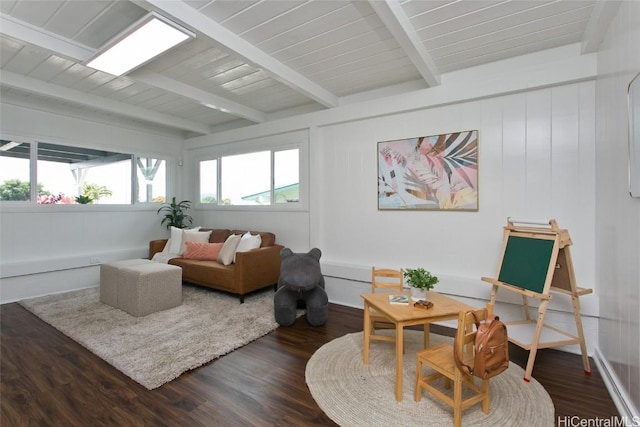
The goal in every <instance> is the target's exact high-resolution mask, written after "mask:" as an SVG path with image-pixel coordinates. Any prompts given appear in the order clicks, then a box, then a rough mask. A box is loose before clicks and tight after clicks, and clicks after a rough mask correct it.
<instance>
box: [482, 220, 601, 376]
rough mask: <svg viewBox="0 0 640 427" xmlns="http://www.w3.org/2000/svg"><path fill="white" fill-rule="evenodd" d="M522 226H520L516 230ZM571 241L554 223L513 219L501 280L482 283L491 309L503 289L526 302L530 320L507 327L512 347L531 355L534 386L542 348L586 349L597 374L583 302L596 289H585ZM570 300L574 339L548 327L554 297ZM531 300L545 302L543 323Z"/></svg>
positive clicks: (542, 304) (540, 307)
mask: <svg viewBox="0 0 640 427" xmlns="http://www.w3.org/2000/svg"><path fill="white" fill-rule="evenodd" d="M516 224H517V225H516ZM571 244H572V242H571V237H569V232H568V231H567V230H564V229H560V228H558V224H557V223H556V221H555V220H554V219H552V220H550V221H549V222H548V223H544V222H534V221H512V220H511V218H508V219H507V225H506V226H505V227H504V242H503V245H502V255H501V257H500V262H499V263H498V277H497V279H491V278H487V277H482V280H483V281H485V282H488V283H491V284H492V285H493V286H492V289H491V304H495V302H496V296H497V293H498V289H500V288H503V289H508V290H510V291H513V292H517V293H519V294H520V295H521V296H522V304H523V308H524V315H525V319H524V320H520V321H514V322H505V324H506V325H507V330H508V334H509V341H511V342H512V343H514V344H515V345H517V346H519V347H521V348H523V349H525V350H528V351H529V360H528V361H527V368H526V371H525V375H524V380H525V381H527V382H528V381H530V380H531V372H532V371H533V362H534V361H535V358H536V352H537V351H538V349H539V348H548V347H558V346H564V345H572V344H580V350H581V352H582V364H583V366H584V372H585V374H587V375H589V374H591V367H590V366H589V357H588V355H587V346H586V344H585V340H584V333H583V331H582V319H581V318H580V301H579V297H580V296H582V295H587V294H590V293H591V292H592V289H586V288H579V287H578V286H577V285H576V278H575V275H574V271H573V261H572V260H571V252H570V251H569V247H570V246H571ZM550 292H558V293H561V294H565V295H569V296H570V297H571V302H572V305H573V314H574V317H575V322H576V330H577V334H576V335H572V334H569V333H567V332H564V331H561V330H559V329H557V328H554V327H551V326H547V325H545V324H544V317H545V314H546V311H547V307H548V305H549V302H550V301H551V293H550ZM528 297H532V298H536V299H539V300H540V304H539V305H538V318H537V319H535V320H534V319H531V316H530V313H529V304H528Z"/></svg>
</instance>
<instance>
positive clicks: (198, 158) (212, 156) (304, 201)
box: [193, 137, 309, 212]
mask: <svg viewBox="0 0 640 427" xmlns="http://www.w3.org/2000/svg"><path fill="white" fill-rule="evenodd" d="M269 139H272V140H275V141H274V142H270V141H267V142H264V143H261V144H255V143H253V144H250V145H249V144H241V143H239V144H234V146H233V147H229V146H224V147H214V150H210V151H208V152H207V153H201V154H198V155H194V158H193V162H194V168H195V170H196V174H195V176H194V179H195V185H194V188H195V194H194V196H193V200H195V203H194V207H195V208H196V209H202V210H210V211H249V212H256V211H270V212H277V211H298V212H300V211H308V209H309V187H308V182H309V181H308V171H309V167H308V158H309V156H308V144H307V143H305V142H301V141H300V138H299V137H298V138H296V142H286V141H283V139H286V138H277V137H276V138H269ZM293 149H297V150H298V186H299V187H298V191H299V197H298V201H297V202H291V203H274V202H273V200H274V173H273V172H274V162H275V160H274V157H275V153H276V152H279V151H288V150H293ZM264 151H269V152H270V165H271V177H270V181H271V182H270V192H271V197H270V203H269V204H268V205H222V204H219V203H216V204H213V203H202V202H201V201H200V196H201V190H200V179H201V174H200V163H201V162H203V161H211V160H216V161H217V171H216V173H217V183H216V185H217V188H216V199H217V200H218V201H219V200H220V195H221V189H222V188H221V185H222V183H221V174H222V167H221V165H222V158H223V157H227V156H236V155H243V154H251V153H256V152H264Z"/></svg>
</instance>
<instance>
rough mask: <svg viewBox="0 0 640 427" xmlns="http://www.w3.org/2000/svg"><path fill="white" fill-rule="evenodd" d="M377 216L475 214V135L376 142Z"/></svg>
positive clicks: (468, 132)
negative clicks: (416, 212)
mask: <svg viewBox="0 0 640 427" xmlns="http://www.w3.org/2000/svg"><path fill="white" fill-rule="evenodd" d="M377 150H378V151H377V152H378V209H379V210H451V211H477V210H478V131H477V130H468V131H461V132H454V133H447V134H441V135H433V136H421V137H417V138H408V139H400V140H393V141H382V142H378V146H377Z"/></svg>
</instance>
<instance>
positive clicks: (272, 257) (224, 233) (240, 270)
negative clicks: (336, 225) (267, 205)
mask: <svg viewBox="0 0 640 427" xmlns="http://www.w3.org/2000/svg"><path fill="white" fill-rule="evenodd" d="M209 230H211V237H210V238H209V242H211V243H221V242H224V241H225V240H226V239H227V237H229V236H230V235H231V234H245V233H246V232H247V231H246V230H227V229H212V228H200V231H209ZM251 234H253V235H255V234H260V238H261V239H262V243H261V245H260V247H259V248H257V249H252V250H250V251H247V252H237V253H236V261H235V263H233V264H230V265H223V264H220V263H219V262H217V261H201V260H194V259H184V258H172V259H171V260H170V261H169V264H171V265H177V266H178V267H182V281H183V282H187V283H193V284H196V285H200V286H206V287H208V288H212V289H217V290H220V291H224V292H229V293H232V294H235V295H238V296H239V297H240V302H241V303H243V302H244V296H245V295H246V294H248V293H249V292H252V291H255V290H257V289H262V288H266V287H268V286H273V287H274V289H275V287H276V285H277V283H278V278H279V277H280V262H281V259H280V251H281V250H282V248H283V246H282V245H278V244H276V236H275V234H273V233H269V232H262V231H251ZM166 243H167V239H161V240H152V241H151V242H149V259H151V258H153V255H154V254H155V253H156V252H162V250H163V249H164V246H165V245H166Z"/></svg>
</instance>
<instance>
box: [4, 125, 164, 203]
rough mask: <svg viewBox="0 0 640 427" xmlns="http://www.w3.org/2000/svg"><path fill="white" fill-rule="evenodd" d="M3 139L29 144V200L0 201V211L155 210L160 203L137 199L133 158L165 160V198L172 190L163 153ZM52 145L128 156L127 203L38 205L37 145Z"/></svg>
mask: <svg viewBox="0 0 640 427" xmlns="http://www.w3.org/2000/svg"><path fill="white" fill-rule="evenodd" d="M0 136H1V137H2V139H3V140H14V141H20V142H24V143H28V144H30V146H29V186H30V187H29V194H30V197H29V198H30V200H0V206H2V209H3V210H7V211H13V212H16V211H17V212H28V211H33V210H43V209H44V210H51V209H54V210H62V211H66V210H71V211H73V210H77V209H89V210H107V211H111V210H116V211H118V210H122V209H129V210H131V208H134V209H135V210H150V209H157V208H158V207H159V206H160V205H161V203H154V202H138V201H137V200H136V199H137V194H136V188H137V185H138V176H137V175H138V169H137V160H138V159H139V158H142V159H146V158H153V159H157V160H162V161H164V162H165V192H166V194H165V200H168V199H169V196H168V194H172V193H173V192H174V188H175V184H174V183H173V182H172V181H171V177H172V176H173V175H174V173H175V172H174V171H173V170H172V160H173V159H172V158H171V157H170V156H168V155H166V154H164V155H162V154H158V153H149V152H131V151H128V150H127V151H125V150H120V149H118V148H116V149H114V147H108V148H105V147H96V146H91V145H80V144H73V143H70V142H67V141H64V142H61V141H56V140H55V139H54V138H52V139H47V140H42V138H37V139H36V138H28V137H20V136H17V137H16V136H10V135H0ZM39 143H43V144H55V145H62V146H68V147H74V148H87V149H96V150H105V151H111V152H117V153H118V154H123V155H127V156H130V157H131V159H130V161H131V168H130V180H131V181H130V186H131V188H130V192H131V197H130V198H129V199H130V200H129V202H128V203H104V204H81V203H73V204H39V203H38V202H37V191H38V190H37V182H38V181H37V179H38V170H37V165H38V144H39ZM80 206H81V207H80Z"/></svg>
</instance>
